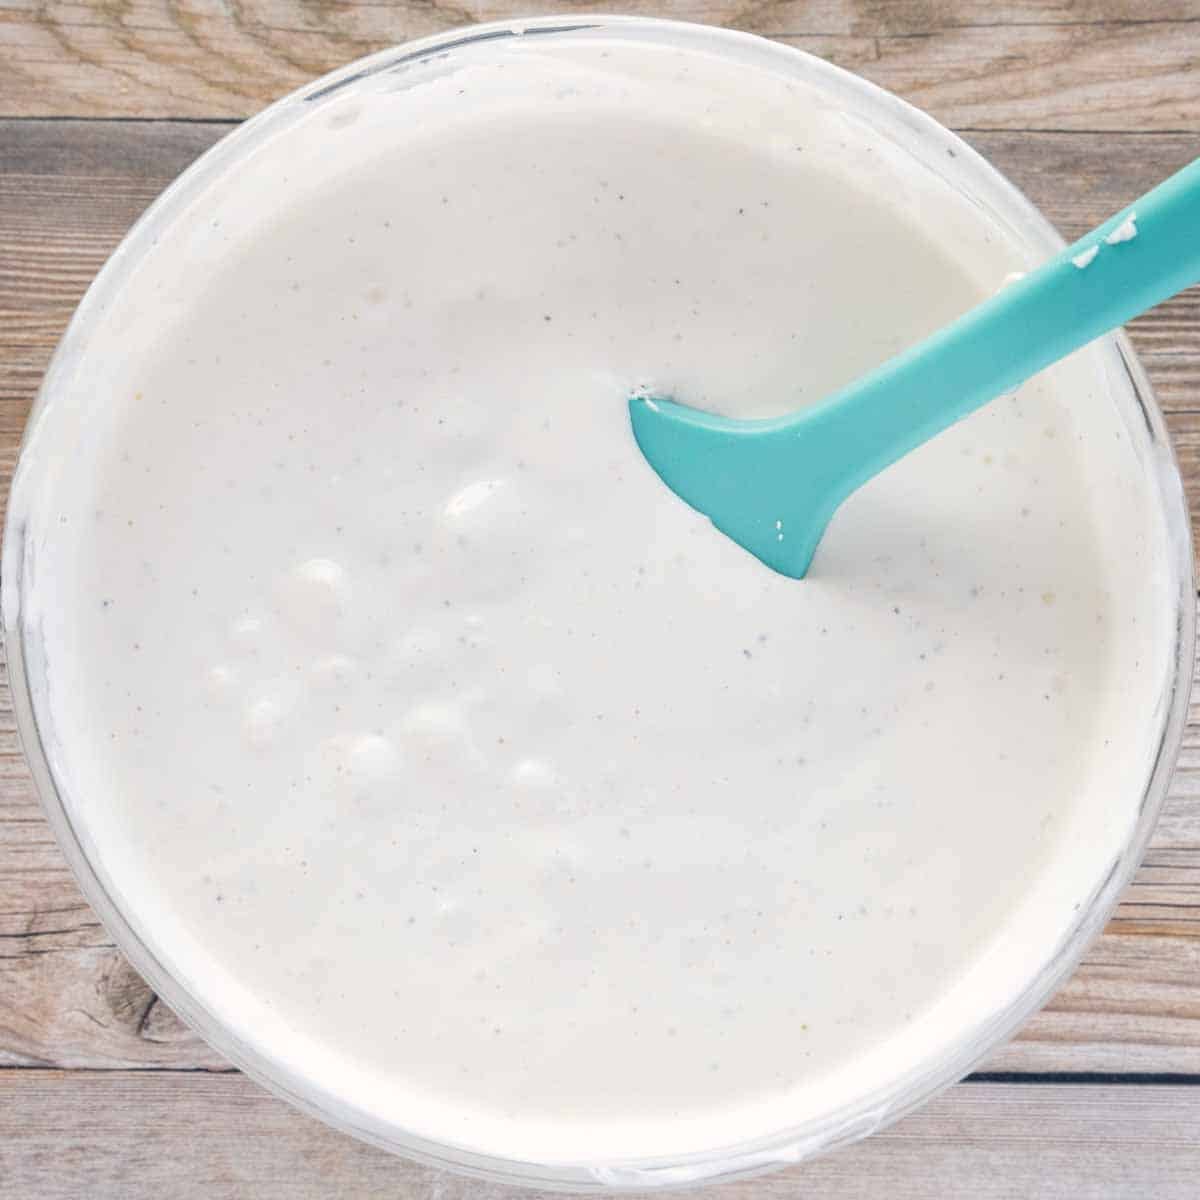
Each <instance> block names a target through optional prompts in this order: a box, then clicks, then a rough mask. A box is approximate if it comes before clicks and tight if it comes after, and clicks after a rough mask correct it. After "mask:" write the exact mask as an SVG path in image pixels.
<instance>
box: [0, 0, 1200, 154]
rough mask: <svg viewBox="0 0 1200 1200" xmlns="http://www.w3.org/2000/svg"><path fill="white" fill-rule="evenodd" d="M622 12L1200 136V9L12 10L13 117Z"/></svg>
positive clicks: (264, 78) (226, 101)
mask: <svg viewBox="0 0 1200 1200" xmlns="http://www.w3.org/2000/svg"><path fill="white" fill-rule="evenodd" d="M613 7H617V8H621V9H623V10H624V11H628V12H632V13H638V14H642V15H650V16H671V17H675V18H678V19H682V20H691V21H707V22H710V23H713V24H724V25H729V26H732V27H734V28H736V29H742V30H746V31H749V32H752V33H760V34H765V35H766V36H768V37H773V38H777V39H779V40H780V41H784V42H786V43H788V44H789V45H793V46H798V47H800V48H802V49H804V50H808V51H810V52H811V53H813V54H817V55H819V56H821V57H822V58H826V59H828V60H830V61H831V62H835V63H838V64H840V65H842V66H847V67H850V68H851V69H853V70H855V71H858V72H860V73H861V74H863V75H865V76H866V77H867V78H868V79H871V80H873V81H875V82H876V83H880V84H882V85H883V86H884V87H887V88H890V89H892V90H894V91H897V92H899V93H900V94H901V95H903V96H905V97H907V98H908V99H910V100H912V101H913V102H914V103H917V104H919V105H920V106H921V107H923V108H925V109H927V110H928V111H929V112H931V113H933V115H934V116H936V117H938V118H939V119H940V120H942V121H944V122H946V123H948V124H951V125H955V126H958V127H961V128H972V129H1070V130H1129V131H1149V130H1190V131H1193V132H1195V131H1200V86H1198V67H1197V62H1198V60H1200V2H1198V0H1140V2H1139V0H1092V2H1091V3H1088V4H1077V3H1071V2H1070V0H1018V2H1017V3H1015V4H1006V5H1003V6H1000V5H996V4H992V3H987V2H986V0H945V2H937V0H891V2H888V0H673V2H672V3H655V2H654V0H624V2H623V3H622V4H620V5H615V6H614V5H612V4H609V3H607V2H605V0H599V2H595V3H593V2H591V0H583V2H579V0H570V2H568V3H556V2H554V0H522V2H520V3H513V0H396V2H394V3H386V2H382V3H380V2H373V3H347V2H344V0H4V3H3V4H2V5H0V116H64V115H65V116H152V117H215V116H231V117H241V116H246V115H247V114H249V113H251V112H253V111H255V110H257V109H258V108H260V107H261V106H262V105H263V104H264V103H266V102H267V101H268V100H271V99H274V98H276V97H277V96H280V95H282V94H283V93H285V92H287V91H290V90H291V89H292V88H295V87H297V86H299V85H300V84H302V83H305V82H307V81H308V80H310V79H311V78H312V77H313V76H315V75H319V74H322V73H324V72H325V71H328V70H330V69H331V68H333V67H335V66H339V65H341V64H342V63H345V62H348V61H349V60H350V59H352V58H356V57H358V56H360V55H363V54H367V53H370V52H371V51H374V50H379V49H382V48H384V47H387V46H390V45H395V44H396V43H398V42H402V41H404V40H406V39H408V38H413V37H420V36H423V35H425V34H431V33H437V32H440V31H442V30H445V29H450V28H453V27H455V26H460V25H465V24H468V23H470V22H472V21H486V20H495V19H501V18H506V17H511V16H512V15H514V14H517V13H519V14H520V15H523V16H535V15H540V14H544V13H559V14H561V13H566V14H569V15H571V16H572V17H575V16H582V15H585V14H587V13H590V12H599V11H605V10H611V9H612V8H613Z"/></svg>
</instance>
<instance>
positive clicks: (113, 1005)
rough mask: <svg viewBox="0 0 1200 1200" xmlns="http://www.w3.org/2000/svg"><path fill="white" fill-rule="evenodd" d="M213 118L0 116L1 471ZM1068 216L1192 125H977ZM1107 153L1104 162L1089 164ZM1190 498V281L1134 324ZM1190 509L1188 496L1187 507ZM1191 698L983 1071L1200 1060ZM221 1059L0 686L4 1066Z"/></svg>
mask: <svg viewBox="0 0 1200 1200" xmlns="http://www.w3.org/2000/svg"><path fill="white" fill-rule="evenodd" d="M227 129H228V126H227V125H222V124H219V123H206V124H190V123H187V124H185V123H163V124H150V125H144V124H134V125H130V124H126V123H119V122H74V121H67V122H12V121H9V122H4V121H0V487H3V489H4V491H5V494H6V493H7V482H8V477H9V474H10V472H11V466H12V462H13V460H14V457H15V452H16V445H17V440H18V438H19V435H20V429H21V426H22V424H23V422H24V418H25V415H26V413H27V411H28V407H29V404H30V402H31V400H32V397H33V394H34V391H35V389H36V387H37V384H38V381H39V379H40V377H41V373H42V371H43V370H44V367H45V364H46V362H47V360H48V357H49V354H50V352H51V350H52V348H53V345H54V342H55V341H56V339H57V338H58V336H59V334H60V333H61V331H62V328H63V326H64V325H65V323H66V320H67V318H68V317H69V315H70V312H71V310H72V308H73V307H74V305H75V303H76V302H77V300H78V298H79V296H80V295H81V294H82V292H83V289H84V288H85V287H86V285H87V282H88V281H89V280H90V278H91V276H92V275H93V274H94V272H95V271H96V269H97V268H98V267H99V266H100V264H101V263H102V262H103V260H104V258H105V256H106V255H107V254H108V253H109V251H110V250H111V249H112V248H113V247H114V246H115V245H116V243H117V241H118V240H119V239H120V237H121V235H122V234H123V233H124V231H125V230H126V229H127V227H128V226H129V224H130V223H131V222H132V220H133V219H134V218H135V217H136V215H137V214H138V213H139V212H140V211H141V209H142V208H143V207H144V206H145V205H146V204H147V203H148V202H149V200H150V199H152V197H153V196H154V195H155V194H156V193H157V191H158V190H159V189H160V188H161V187H162V186H163V185H164V184H165V183H167V182H168V181H169V179H170V178H171V177H172V176H173V175H174V174H175V173H176V172H178V171H179V170H180V169H181V168H182V167H183V166H185V165H186V164H187V163H188V162H189V161H190V160H191V159H192V158H193V157H195V155H197V154H198V153H200V152H201V151H202V150H203V149H205V148H206V147H207V146H208V145H210V144H211V143H212V142H213V141H214V140H215V139H216V138H217V137H219V136H220V135H221V134H223V133H224V132H226V131H227ZM972 140H973V141H974V142H975V144H976V145H977V146H978V147H979V148H980V149H981V150H982V151H983V152H984V153H986V154H987V155H989V156H990V157H991V158H993V159H994V160H995V161H996V162H997V163H998V164H999V165H1000V166H1001V167H1002V168H1003V169H1005V170H1006V171H1007V172H1008V173H1009V174H1010V175H1011V176H1012V177H1013V178H1014V179H1015V180H1016V181H1017V182H1018V183H1019V184H1020V185H1021V186H1022V187H1024V188H1025V189H1026V191H1027V192H1028V193H1029V194H1030V195H1031V196H1032V197H1033V199H1034V200H1035V201H1036V202H1038V203H1039V204H1041V205H1042V206H1043V207H1044V208H1045V209H1046V211H1047V212H1048V213H1049V215H1050V216H1051V217H1052V218H1053V219H1054V220H1056V221H1057V222H1058V223H1059V225H1060V226H1061V227H1062V228H1063V229H1064V231H1065V232H1067V233H1069V234H1075V233H1079V232H1082V231H1083V230H1084V229H1086V228H1087V227H1089V226H1090V225H1092V224H1093V223H1094V222H1095V221H1097V220H1098V219H1100V218H1101V217H1102V216H1103V215H1105V214H1106V213H1107V212H1109V211H1111V210H1112V209H1115V208H1116V207H1117V206H1118V205H1119V204H1120V203H1121V201H1122V200H1123V199H1125V198H1128V197H1129V196H1133V195H1136V194H1137V193H1138V192H1140V191H1141V190H1143V189H1144V188H1145V187H1147V186H1149V184H1150V183H1151V182H1153V181H1154V180H1155V179H1156V178H1159V177H1161V176H1163V175H1165V174H1167V173H1168V172H1170V171H1171V170H1173V169H1174V168H1175V167H1177V166H1179V165H1181V164H1182V163H1183V162H1184V161H1186V160H1187V159H1188V158H1189V157H1190V156H1191V155H1192V153H1193V152H1194V150H1195V139H1194V138H1192V137H1190V136H1185V135H1159V136H1155V137H1149V138H1148V137H1137V136H1133V135H1121V136H1108V137H1104V136H1095V135H1082V134H1053V135H1050V134H1041V135H1031V134H1013V133H988V134H974V135H972ZM1101 162H1102V163H1104V170H1102V171H1101V170H1098V169H1097V168H1096V165H1095V164H1097V163H1101ZM1133 332H1134V337H1135V340H1136V342H1137V344H1138V346H1139V348H1140V349H1141V351H1142V353H1143V357H1144V359H1145V361H1146V363H1147V365H1148V367H1149V369H1150V372H1151V375H1152V376H1153V378H1154V380H1155V383H1156V386H1157V387H1158V389H1159V395H1160V397H1161V399H1162V400H1163V402H1164V406H1165V407H1166V408H1167V409H1168V411H1169V414H1170V416H1169V420H1170V422H1171V425H1172V429H1173V432H1174V436H1175V440H1176V446H1177V448H1178V450H1179V453H1180V458H1181V461H1182V462H1183V465H1184V470H1185V474H1186V476H1187V478H1188V482H1189V491H1190V494H1191V497H1192V503H1193V506H1200V293H1197V292H1192V293H1189V294H1186V295H1184V296H1182V297H1180V298H1178V299H1177V300H1175V301H1173V302H1172V303H1170V304H1168V305H1165V306H1164V307H1163V308H1162V309H1160V310H1159V311H1157V312H1156V313H1154V314H1151V315H1150V316H1148V317H1147V318H1144V319H1142V320H1140V321H1138V322H1136V323H1135V325H1134V330H1133ZM1198 515H1200V514H1198ZM1198 796H1200V707H1198V708H1197V709H1196V710H1195V711H1194V713H1193V720H1192V723H1191V725H1190V726H1189V729H1188V735H1187V742H1186V745H1185V749H1184V755H1183V759H1182V762H1181V768H1180V772H1179V775H1178V777H1177V779H1176V782H1175V786H1174V788H1173V790H1172V795H1171V800H1170V802H1169V804H1168V807H1167V810H1166V813H1165V815H1164V818H1163V820H1162V822H1161V824H1160V827H1159V830H1158V834H1157V836H1156V839H1155V843H1154V847H1153V849H1152V850H1151V853H1150V855H1149V857H1148V859H1147V863H1146V865H1145V866H1144V867H1143V869H1142V871H1141V873H1140V874H1139V876H1138V879H1137V881H1136V883H1135V884H1134V885H1133V887H1131V889H1130V890H1129V892H1128V893H1127V895H1126V897H1125V903H1124V904H1123V905H1122V907H1121V909H1120V910H1119V912H1118V913H1117V915H1116V917H1115V919H1114V920H1113V922H1112V923H1111V924H1110V926H1109V929H1108V931H1107V932H1106V933H1105V935H1104V937H1103V938H1102V939H1101V940H1100V941H1099V942H1098V943H1097V945H1096V946H1095V947H1094V948H1093V950H1092V952H1091V954H1090V955H1089V956H1088V959H1087V962H1086V964H1085V965H1084V967H1083V968H1082V969H1081V970H1080V971H1079V972H1078V974H1077V975H1076V976H1075V978H1074V979H1073V980H1071V981H1070V983H1068V984H1067V986H1066V987H1065V988H1064V989H1063V990H1062V991H1061V992H1060V993H1059V995H1058V996H1057V997H1056V998H1055V999H1054V1000H1053V1001H1052V1003H1051V1004H1050V1006H1049V1007H1048V1008H1047V1009H1046V1010H1045V1011H1044V1012H1042V1013H1041V1014H1039V1016H1037V1017H1036V1018H1035V1019H1034V1020H1033V1021H1032V1022H1031V1023H1030V1024H1029V1025H1028V1026H1027V1027H1026V1029H1025V1030H1024V1031H1023V1033H1022V1035H1021V1036H1020V1038H1018V1040H1017V1041H1015V1042H1014V1043H1013V1044H1012V1045H1011V1046H1009V1047H1007V1048H1005V1049H1003V1050H1001V1051H1000V1052H999V1053H998V1054H997V1055H996V1056H994V1057H993V1059H992V1060H991V1062H989V1063H988V1064H987V1067H988V1068H989V1069H993V1070H1037V1071H1113V1072H1123V1071H1148V1072H1183V1071H1190V1072H1198V1073H1200V804H1198V802H1197V797H1198ZM4 1063H7V1064H14V1065H15V1064H24V1065H51V1066H81V1067H102V1068H120V1067H128V1066H161V1067H174V1068H180V1067H205V1068H209V1069H220V1068H221V1067H222V1066H223V1063H222V1060H221V1059H220V1058H219V1057H218V1056H217V1055H215V1054H214V1053H213V1052H212V1051H210V1050H209V1049H208V1048H207V1047H205V1046H204V1045H203V1043H202V1042H200V1041H199V1039H197V1038H196V1037H195V1036H194V1035H192V1034H191V1033H190V1032H188V1031H187V1030H185V1029H184V1028H183V1027H182V1026H181V1025H180V1024H179V1023H178V1022H177V1021H176V1020H175V1019H174V1018H173V1017H172V1016H171V1014H170V1013H169V1012H167V1011H166V1009H165V1008H164V1006H162V1005H161V1004H158V1003H156V1002H155V1001H154V997H153V994H152V993H151V991H150V990H149V988H147V986H146V985H145V984H144V983H143V982H142V981H141V980H140V979H139V978H138V977H137V975H136V974H135V973H134V972H133V971H132V970H131V969H130V968H129V967H128V965H127V964H126V963H125V962H124V960H123V959H122V958H121V956H120V955H119V953H118V952H117V951H116V950H115V948H114V947H113V946H112V944H111V943H110V942H109V940H108V938H107V936H106V934H105V933H104V931H103V929H102V928H101V927H100V926H99V925H98V924H97V923H96V921H95V918H94V917H93V916H92V915H91V914H90V912H89V910H88V909H87V907H86V905H85V904H84V902H83V900H82V898H81V897H80V895H79V893H78V890H77V889H76V887H75V885H74V883H73V881H72V880H71V878H70V875H69V873H68V872H67V870H66V867H65V864H64V863H63V861H62V858H61V855H60V854H59V852H58V850H57V848H56V846H55V845H54V842H53V838H52V837H51V834H50V832H49V829H48V827H47V826H46V824H45V822H44V820H43V819H42V817H41V814H40V810H39V809H38V806H37V803H36V800H35V798H34V795H33V791H32V784H31V782H30V780H29V778H28V774H27V772H26V770H25V768H24V765H23V762H22V760H21V757H20V752H19V749H18V747H17V744H16V736H15V730H14V726H13V718H12V712H11V707H10V704H9V701H8V694H7V689H6V688H2V689H0V1064H4Z"/></svg>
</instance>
